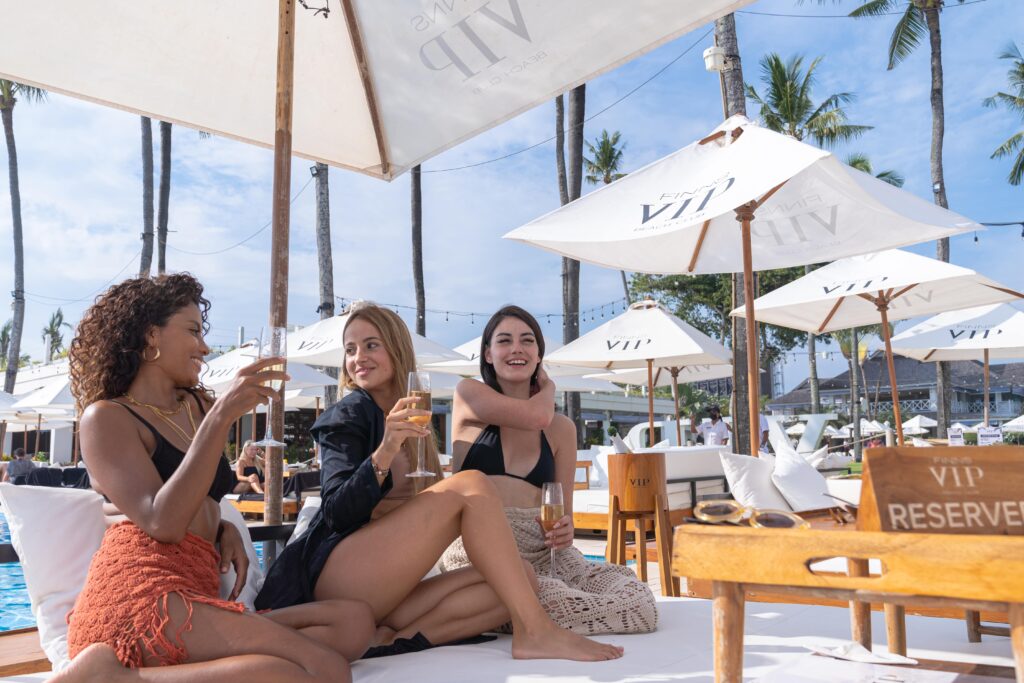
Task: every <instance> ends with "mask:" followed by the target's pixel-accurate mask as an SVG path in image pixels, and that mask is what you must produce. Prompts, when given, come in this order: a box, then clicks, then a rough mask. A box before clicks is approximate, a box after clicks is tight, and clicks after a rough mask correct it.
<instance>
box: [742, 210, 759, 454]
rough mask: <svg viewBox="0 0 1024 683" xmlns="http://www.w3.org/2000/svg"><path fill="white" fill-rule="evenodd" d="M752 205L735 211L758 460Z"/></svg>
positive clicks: (752, 449) (753, 440)
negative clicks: (740, 247)
mask: <svg viewBox="0 0 1024 683" xmlns="http://www.w3.org/2000/svg"><path fill="white" fill-rule="evenodd" d="M755 208H756V203H755V202H750V203H749V204H744V205H743V206H742V207H740V208H738V209H736V220H738V221H740V224H741V225H742V240H743V309H744V312H745V314H746V321H747V324H746V328H747V396H748V402H749V404H750V454H751V455H752V456H754V457H755V458H756V457H757V445H758V439H757V433H758V427H759V426H760V424H761V420H760V412H761V410H760V401H759V399H760V393H761V392H760V386H759V384H760V383H759V382H758V367H757V366H758V362H757V355H758V354H757V321H756V320H754V259H753V256H752V255H751V250H750V222H751V221H752V220H754V209H755Z"/></svg>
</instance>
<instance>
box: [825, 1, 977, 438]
mask: <svg viewBox="0 0 1024 683" xmlns="http://www.w3.org/2000/svg"><path fill="white" fill-rule="evenodd" d="M821 1H823V0H819V2H821ZM944 2H945V0H867V1H866V2H865V3H864V4H862V5H861V6H860V7H858V8H857V9H855V10H853V11H852V12H850V16H852V17H876V16H879V15H882V14H891V13H894V12H896V11H899V10H901V9H902V14H900V18H899V20H897V22H896V26H895V27H894V28H893V31H892V36H891V37H890V39H889V65H888V68H889V69H890V70H891V69H894V68H895V67H896V65H897V64H899V63H900V62H902V61H903V60H904V59H906V58H907V57H908V56H909V55H910V53H912V52H913V51H914V49H915V48H916V47H917V46H918V45H920V43H921V40H922V39H923V38H924V37H925V35H927V36H928V45H929V48H930V49H931V60H930V61H931V105H932V148H931V171H932V193H933V198H934V200H935V203H936V204H938V205H939V206H941V207H942V208H944V209H948V208H949V202H948V201H947V200H946V180H945V174H944V172H943V168H942V142H943V138H944V137H945V135H946V110H945V106H944V105H943V83H942V32H941V30H940V25H939V14H940V13H941V12H942V5H943V4H944ZM957 2H960V3H963V2H964V0H957ZM935 255H936V257H937V258H938V259H939V260H940V261H946V262H948V261H949V238H948V237H944V238H942V239H940V240H938V242H937V244H936V247H935ZM935 373H936V378H935V379H936V382H935V393H936V395H937V403H938V406H937V410H936V416H935V417H936V419H937V420H938V423H939V425H938V429H939V434H945V433H946V428H947V427H949V423H950V407H951V404H952V401H953V393H952V390H951V389H952V386H951V383H952V378H951V377H950V374H949V365H948V364H947V363H945V362H939V363H936V364H935Z"/></svg>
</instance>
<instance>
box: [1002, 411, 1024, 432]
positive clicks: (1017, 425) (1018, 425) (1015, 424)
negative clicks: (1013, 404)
mask: <svg viewBox="0 0 1024 683" xmlns="http://www.w3.org/2000/svg"><path fill="white" fill-rule="evenodd" d="M1002 429H1003V431H1004V432H1024V415H1020V416H1018V417H1015V418H1013V419H1012V420H1010V421H1009V422H1004V423H1003V427H1002Z"/></svg>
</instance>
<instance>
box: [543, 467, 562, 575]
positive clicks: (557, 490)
mask: <svg viewBox="0 0 1024 683" xmlns="http://www.w3.org/2000/svg"><path fill="white" fill-rule="evenodd" d="M564 516H565V502H564V501H563V500H562V485H561V484H560V483H559V482H557V481H548V482H544V487H543V488H542V489H541V493H540V525H541V526H542V527H544V531H545V532H548V531H551V530H552V529H554V528H555V524H557V523H558V520H560V519H562V517H564ZM549 575H550V576H551V577H552V578H557V575H556V574H555V549H554V548H553V547H552V548H551V570H550V572H549Z"/></svg>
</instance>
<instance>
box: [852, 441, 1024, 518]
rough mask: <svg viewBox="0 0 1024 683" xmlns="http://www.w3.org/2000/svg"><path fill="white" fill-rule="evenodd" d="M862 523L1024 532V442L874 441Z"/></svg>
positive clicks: (868, 460)
mask: <svg viewBox="0 0 1024 683" xmlns="http://www.w3.org/2000/svg"><path fill="white" fill-rule="evenodd" d="M860 528H862V529H865V530H881V531H902V532H916V533H932V534H999V535H1024V448H1021V447H1016V446H990V447H988V448H970V449H967V448H949V447H942V448H907V447H904V448H872V449H870V450H869V451H866V452H865V460H864V482H863V488H862V493H861V507H860Z"/></svg>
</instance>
